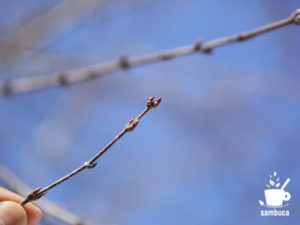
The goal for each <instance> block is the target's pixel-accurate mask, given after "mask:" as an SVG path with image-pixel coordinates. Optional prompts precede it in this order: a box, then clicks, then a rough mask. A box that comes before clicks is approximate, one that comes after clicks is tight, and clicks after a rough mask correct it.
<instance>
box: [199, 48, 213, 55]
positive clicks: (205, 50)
mask: <svg viewBox="0 0 300 225" xmlns="http://www.w3.org/2000/svg"><path fill="white" fill-rule="evenodd" d="M201 51H202V52H204V53H206V54H209V53H211V52H212V48H209V47H201Z"/></svg>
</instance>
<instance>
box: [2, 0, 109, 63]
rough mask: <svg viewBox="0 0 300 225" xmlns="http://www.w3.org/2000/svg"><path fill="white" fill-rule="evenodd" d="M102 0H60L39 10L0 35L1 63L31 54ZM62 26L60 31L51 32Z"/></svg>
mask: <svg viewBox="0 0 300 225" xmlns="http://www.w3.org/2000/svg"><path fill="white" fill-rule="evenodd" d="M103 3H104V0H101V1H99V0H86V1H81V0H72V1H70V0H64V1H60V2H59V3H57V4H56V5H55V6H53V7H51V8H50V9H49V10H47V11H46V12H44V13H43V14H41V15H39V16H37V17H36V18H34V19H32V20H30V21H29V22H27V23H25V24H22V25H20V26H19V27H17V28H16V29H14V30H12V31H11V32H9V33H7V34H5V35H4V36H3V37H0V60H1V64H3V63H4V62H8V61H11V60H14V59H16V58H18V57H21V58H22V57H28V56H30V55H32V54H34V53H35V52H36V50H38V49H40V48H42V47H44V46H46V45H47V44H49V43H51V41H53V40H54V39H56V38H57V37H59V36H61V35H62V33H64V34H65V33H67V32H68V31H70V30H71V29H73V28H74V27H75V26H76V25H78V23H79V22H80V21H81V20H82V18H84V17H85V16H86V15H88V14H89V13H91V12H92V11H94V10H95V9H96V8H97V7H99V5H101V4H103ZM62 27H63V28H64V31H63V32H58V33H57V32H56V33H55V32H54V31H57V30H60V29H61V28H62ZM49 34H51V35H49ZM49 37H50V38H49Z"/></svg>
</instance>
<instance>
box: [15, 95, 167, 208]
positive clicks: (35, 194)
mask: <svg viewBox="0 0 300 225" xmlns="http://www.w3.org/2000/svg"><path fill="white" fill-rule="evenodd" d="M161 99H162V98H161V97H159V98H158V99H156V101H155V102H154V97H153V96H151V97H150V98H149V99H148V101H147V107H146V108H145V109H144V110H143V112H141V114H140V115H138V116H137V117H136V118H135V119H131V120H130V121H129V122H128V123H126V125H125V128H124V129H123V130H122V131H121V132H120V133H119V134H118V135H117V136H116V137H115V138H114V139H113V140H112V141H111V142H110V143H108V144H107V145H106V146H105V147H104V148H103V149H102V150H100V151H99V152H98V153H97V154H96V155H95V156H94V157H92V158H91V159H90V160H89V161H87V162H84V163H83V164H82V165H81V166H79V167H78V168H77V169H75V170H73V171H72V172H71V173H69V174H67V175H66V176H64V177H62V178H60V179H59V180H57V181H55V182H53V183H52V184H50V185H49V186H47V187H45V188H43V189H42V188H36V189H35V190H33V191H32V192H30V193H29V194H28V195H27V197H26V198H25V199H24V200H23V201H22V202H21V203H20V204H21V205H25V204H27V203H28V202H31V201H35V200H38V199H39V198H41V197H42V196H44V195H45V194H46V193H47V191H49V190H50V189H52V188H54V187H56V186H57V185H59V184H61V183H63V182H65V181H66V180H68V179H69V178H71V177H73V176H74V175H76V174H78V173H80V172H81V171H83V170H85V169H92V168H95V166H96V165H97V162H96V161H97V160H98V159H99V158H100V157H101V156H102V155H103V154H104V153H105V152H106V151H107V150H108V149H109V148H110V147H111V146H112V145H113V144H114V143H116V142H117V141H118V140H119V139H120V138H121V137H122V136H123V135H124V134H126V133H127V132H128V131H133V130H134V128H135V127H136V126H137V124H138V122H139V120H140V119H141V118H142V117H143V116H144V115H145V114H146V113H147V112H148V111H149V110H150V109H152V108H155V107H157V106H158V105H159V104H160V102H161Z"/></svg>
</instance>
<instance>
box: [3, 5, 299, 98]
mask: <svg viewBox="0 0 300 225" xmlns="http://www.w3.org/2000/svg"><path fill="white" fill-rule="evenodd" d="M299 17H300V9H299V10H296V11H295V12H294V13H293V14H292V15H291V16H289V17H287V18H286V19H283V20H280V21H277V22H274V23H271V24H268V25H265V26H262V27H259V28H257V29H254V30H251V31H248V32H242V33H240V34H237V35H233V36H229V37H224V38H218V39H215V40H212V41H208V42H204V43H203V42H202V40H199V41H198V42H196V43H195V44H194V45H188V46H182V47H178V48H175V49H171V50H167V51H162V52H158V53H154V54H149V55H145V56H141V57H135V58H130V59H128V58H126V57H125V56H121V57H120V59H119V60H117V61H112V62H108V63H104V64H102V63H100V64H95V65H92V66H87V67H83V68H79V69H74V70H70V71H64V72H60V73H55V74H50V75H41V76H35V77H29V78H26V77H25V78H20V79H14V80H7V81H6V82H4V83H2V84H0V96H7V95H11V94H21V93H26V92H30V91H34V90H39V89H44V88H48V87H51V86H57V85H66V84H71V83H75V82H79V81H84V80H89V79H93V78H96V77H101V76H103V75H106V74H110V73H112V72H115V71H117V70H121V69H129V68H130V67H134V66H139V65H145V64H150V63H154V62H159V61H165V60H170V59H174V58H177V57H181V56H185V55H189V54H192V53H195V52H204V53H209V52H211V51H212V49H214V48H217V47H220V46H223V45H227V44H230V43H233V42H240V41H246V40H248V39H251V38H253V37H255V36H257V35H260V34H263V33H265V32H269V31H272V30H275V29H278V28H281V27H283V26H286V25H289V24H293V23H294V24H300V19H299Z"/></svg>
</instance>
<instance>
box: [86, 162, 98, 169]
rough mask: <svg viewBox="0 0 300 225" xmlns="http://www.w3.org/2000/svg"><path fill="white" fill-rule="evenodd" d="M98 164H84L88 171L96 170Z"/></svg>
mask: <svg viewBox="0 0 300 225" xmlns="http://www.w3.org/2000/svg"><path fill="white" fill-rule="evenodd" d="M97 164H98V163H97V162H94V163H89V162H84V164H83V165H84V166H85V167H86V168H87V169H93V168H95V166H97Z"/></svg>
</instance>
